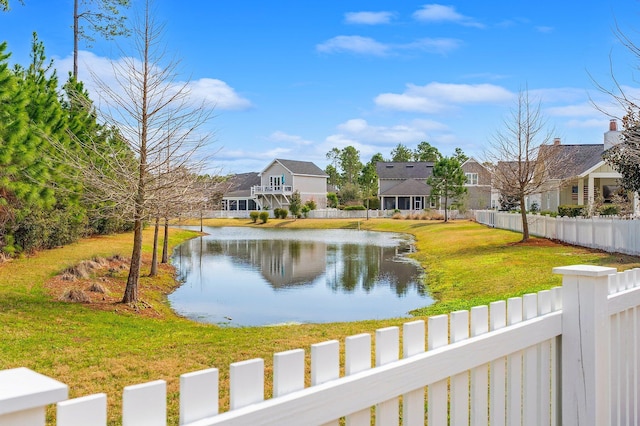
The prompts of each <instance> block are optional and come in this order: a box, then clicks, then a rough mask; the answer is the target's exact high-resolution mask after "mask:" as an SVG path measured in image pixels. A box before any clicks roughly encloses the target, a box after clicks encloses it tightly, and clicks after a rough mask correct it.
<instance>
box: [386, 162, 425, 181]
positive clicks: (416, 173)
mask: <svg viewBox="0 0 640 426" xmlns="http://www.w3.org/2000/svg"><path fill="white" fill-rule="evenodd" d="M376 173H378V178H379V179H427V178H428V177H429V176H432V175H433V162H431V161H411V162H394V161H379V162H377V163H376Z"/></svg>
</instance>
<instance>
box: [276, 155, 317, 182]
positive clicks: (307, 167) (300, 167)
mask: <svg viewBox="0 0 640 426" xmlns="http://www.w3.org/2000/svg"><path fill="white" fill-rule="evenodd" d="M275 161H277V162H278V163H280V164H282V165H283V166H284V167H285V168H286V169H287V170H289V171H290V172H291V173H293V174H294V175H307V176H322V177H329V175H327V174H326V173H325V172H324V171H323V170H322V169H321V168H320V167H318V166H316V165H315V164H313V163H312V162H311V161H297V160H283V159H281V158H276V160H275Z"/></svg>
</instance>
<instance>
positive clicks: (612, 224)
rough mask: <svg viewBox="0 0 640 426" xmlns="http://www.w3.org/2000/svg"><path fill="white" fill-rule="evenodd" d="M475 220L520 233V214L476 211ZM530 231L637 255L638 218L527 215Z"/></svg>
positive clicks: (587, 245) (609, 250) (584, 245)
mask: <svg viewBox="0 0 640 426" xmlns="http://www.w3.org/2000/svg"><path fill="white" fill-rule="evenodd" d="M474 214H475V218H476V221H477V222H478V223H482V224H484V225H488V226H492V227H495V228H500V229H508V230H511V231H516V232H522V218H521V216H520V214H519V213H518V214H514V213H505V212H497V211H495V210H476V211H475V212H474ZM527 223H528V224H529V234H530V235H535V236H537V237H544V238H550V239H554V240H559V241H563V242H565V243H569V244H574V245H578V246H582V247H590V248H595V249H599V250H604V251H608V252H612V253H613V252H615V253H626V254H632V255H640V220H629V219H620V218H618V217H617V216H604V217H603V216H601V217H590V218H583V217H560V216H558V217H550V216H541V215H534V214H528V215H527Z"/></svg>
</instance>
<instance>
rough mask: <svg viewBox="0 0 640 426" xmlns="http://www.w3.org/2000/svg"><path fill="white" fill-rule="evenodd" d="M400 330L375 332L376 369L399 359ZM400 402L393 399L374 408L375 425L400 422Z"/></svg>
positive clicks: (384, 329)
mask: <svg viewBox="0 0 640 426" xmlns="http://www.w3.org/2000/svg"><path fill="white" fill-rule="evenodd" d="M399 346H400V329H399V328H398V327H387V328H381V329H379V330H376V367H380V366H382V365H386V364H389V363H392V362H394V361H397V360H398V359H399V356H398V355H399V354H398V351H399ZM399 415H400V400H399V398H393V399H390V400H389V401H384V402H381V403H379V404H378V405H377V406H376V425H384V426H394V425H398V424H399V420H400V416H399Z"/></svg>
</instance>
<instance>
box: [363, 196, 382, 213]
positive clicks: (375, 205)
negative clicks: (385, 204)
mask: <svg viewBox="0 0 640 426" xmlns="http://www.w3.org/2000/svg"><path fill="white" fill-rule="evenodd" d="M367 203H369V209H371V210H379V209H380V199H379V198H378V197H367V198H365V199H364V200H363V201H362V204H363V205H364V206H365V207H366V206H367Z"/></svg>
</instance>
